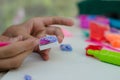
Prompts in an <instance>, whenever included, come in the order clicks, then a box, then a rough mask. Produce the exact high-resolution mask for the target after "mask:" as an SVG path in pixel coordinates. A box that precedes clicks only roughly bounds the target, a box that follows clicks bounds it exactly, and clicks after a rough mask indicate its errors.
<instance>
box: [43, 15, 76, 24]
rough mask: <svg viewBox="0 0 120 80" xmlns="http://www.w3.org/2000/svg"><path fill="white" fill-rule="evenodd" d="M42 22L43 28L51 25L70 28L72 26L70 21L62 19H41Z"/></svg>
mask: <svg viewBox="0 0 120 80" xmlns="http://www.w3.org/2000/svg"><path fill="white" fill-rule="evenodd" d="M42 20H43V23H44V25H45V26H49V25H53V24H59V25H66V26H72V25H73V24H74V22H73V21H72V20H71V19H68V18H64V17H44V18H42Z"/></svg>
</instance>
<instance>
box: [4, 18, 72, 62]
mask: <svg viewBox="0 0 120 80" xmlns="http://www.w3.org/2000/svg"><path fill="white" fill-rule="evenodd" d="M54 24H59V25H67V26H72V25H73V21H72V20H70V19H66V18H62V17H38V18H33V19H30V20H28V21H27V22H25V23H23V24H19V25H13V26H11V27H9V28H8V29H7V30H6V31H5V32H4V33H3V35H5V36H9V37H14V36H19V35H22V36H23V38H24V39H26V38H37V39H39V38H41V37H43V36H45V34H50V35H56V36H57V38H58V40H59V42H62V40H63V38H64V36H63V33H62V31H61V29H60V28H58V27H50V25H54ZM49 50H50V49H47V50H43V51H40V50H39V48H38V47H37V48H35V50H34V51H35V52H38V53H39V54H40V55H41V57H42V58H43V59H44V60H48V59H49V56H48V52H49Z"/></svg>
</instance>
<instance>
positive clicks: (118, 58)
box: [87, 49, 120, 66]
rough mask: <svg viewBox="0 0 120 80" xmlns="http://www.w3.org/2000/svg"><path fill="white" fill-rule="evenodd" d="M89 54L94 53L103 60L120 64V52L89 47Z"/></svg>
mask: <svg viewBox="0 0 120 80" xmlns="http://www.w3.org/2000/svg"><path fill="white" fill-rule="evenodd" d="M87 52H88V54H90V55H93V56H94V57H96V58H98V59H99V60H101V61H103V62H108V63H111V64H116V65H119V66H120V53H118V52H113V51H108V50H91V49H89V50H88V51H87Z"/></svg>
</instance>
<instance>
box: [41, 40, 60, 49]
mask: <svg viewBox="0 0 120 80" xmlns="http://www.w3.org/2000/svg"><path fill="white" fill-rule="evenodd" d="M58 44H59V43H58V41H57V42H54V43H49V44H46V45H41V46H40V45H39V49H40V50H45V49H49V48H52V47H56V46H57V45H58Z"/></svg>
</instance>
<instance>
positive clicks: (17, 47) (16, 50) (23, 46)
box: [0, 39, 39, 58]
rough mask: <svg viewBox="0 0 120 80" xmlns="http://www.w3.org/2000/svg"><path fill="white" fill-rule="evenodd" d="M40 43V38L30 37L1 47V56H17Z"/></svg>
mask: <svg viewBox="0 0 120 80" xmlns="http://www.w3.org/2000/svg"><path fill="white" fill-rule="evenodd" d="M38 44H39V41H38V40H35V39H28V40H25V41H19V42H16V43H13V44H10V45H8V46H5V47H1V48H0V58H9V57H13V56H16V55H18V54H20V53H22V52H24V51H27V50H29V49H34V48H35V46H37V45H38Z"/></svg>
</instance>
